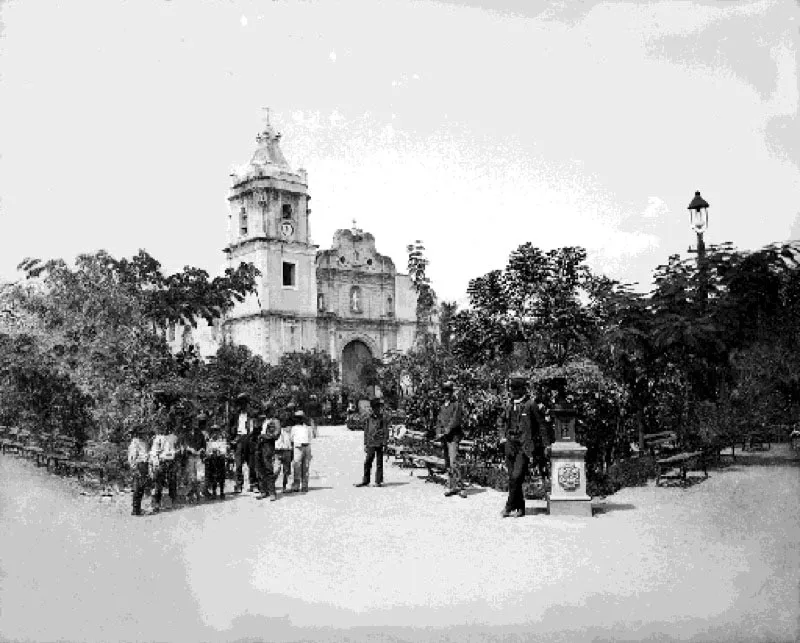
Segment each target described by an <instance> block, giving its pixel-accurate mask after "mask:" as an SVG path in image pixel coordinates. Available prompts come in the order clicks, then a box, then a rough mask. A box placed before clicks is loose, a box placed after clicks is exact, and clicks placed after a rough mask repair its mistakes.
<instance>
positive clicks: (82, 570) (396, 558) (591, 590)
mask: <svg viewBox="0 0 800 643" xmlns="http://www.w3.org/2000/svg"><path fill="white" fill-rule="evenodd" d="M361 440H362V435H361V434H360V433H351V432H349V431H347V430H346V429H344V428H343V427H323V428H322V429H321V431H320V436H319V439H318V440H317V441H316V442H315V444H314V446H313V451H314V459H313V461H312V465H311V470H312V479H311V489H310V492H309V493H308V494H306V495H298V496H288V497H281V498H280V499H279V501H278V502H276V503H270V502H267V501H259V500H257V499H256V498H255V496H253V495H250V494H243V495H242V496H232V497H231V498H230V499H226V501H225V502H209V503H204V504H201V505H199V506H185V507H183V506H179V507H178V508H176V509H175V510H167V511H165V512H163V513H161V514H160V515H154V516H146V517H143V518H132V517H131V516H129V515H128V514H129V512H130V504H129V503H130V496H129V495H120V496H118V497H117V498H116V499H99V498H98V497H96V496H82V495H80V494H79V493H78V492H77V489H76V487H75V486H74V485H71V484H65V481H64V480H63V479H60V478H58V477H56V476H53V475H50V474H47V473H46V472H45V471H43V470H41V469H38V470H37V469H36V468H35V467H34V466H33V465H32V464H31V463H29V462H25V461H22V460H18V459H17V458H15V457H14V456H10V455H6V456H0V640H4V641H5V640H11V641H234V640H253V641H258V640H266V641H295V640H304V641H328V640H336V641H342V640H353V641H501V640H502V641H530V640H534V641H536V640H541V641H570V642H571V641H642V640H650V641H673V640H675V641H765V642H766V641H769V642H773V641H795V640H797V639H798V635H799V634H800V590H799V589H798V587H800V553H799V552H800V547H798V541H799V540H800V538H799V536H800V503H798V498H800V466H798V465H800V463H798V461H797V459H796V458H794V459H793V458H792V455H793V454H792V453H791V452H790V451H789V450H788V448H787V447H786V445H775V446H773V448H772V449H771V450H770V451H768V452H764V453H761V454H753V455H746V456H745V457H741V458H737V463H736V464H735V465H732V466H729V467H727V468H725V469H722V470H714V471H711V472H710V477H709V478H708V480H705V481H702V482H699V483H698V484H695V485H692V486H691V487H689V488H687V489H685V490H684V489H680V488H655V487H654V486H647V487H642V488H632V489H624V490H622V491H621V492H619V493H617V494H616V495H614V496H612V497H609V498H607V499H605V500H598V501H596V502H595V506H596V515H595V517H593V518H591V519H579V518H551V517H550V516H547V515H546V514H545V512H544V507H545V505H544V503H543V502H531V501H529V502H528V515H527V516H526V517H525V518H521V519H501V518H500V517H499V512H500V509H501V508H502V506H503V501H504V494H501V493H499V492H496V491H492V490H483V489H473V490H471V491H470V494H469V497H468V498H466V499H462V498H458V497H454V498H444V497H443V494H442V488H441V487H439V486H438V485H434V484H426V483H424V481H423V480H421V479H419V478H417V477H416V476H410V475H409V472H408V470H403V469H400V468H398V467H395V466H391V465H389V466H387V468H386V473H387V476H386V478H387V482H388V484H387V485H386V486H384V487H383V488H380V489H379V488H374V487H370V488H365V489H356V488H354V487H353V483H354V482H357V481H358V480H359V478H360V468H361V462H362V456H363V451H362V447H361ZM166 505H167V507H169V502H168V501H167V502H166Z"/></svg>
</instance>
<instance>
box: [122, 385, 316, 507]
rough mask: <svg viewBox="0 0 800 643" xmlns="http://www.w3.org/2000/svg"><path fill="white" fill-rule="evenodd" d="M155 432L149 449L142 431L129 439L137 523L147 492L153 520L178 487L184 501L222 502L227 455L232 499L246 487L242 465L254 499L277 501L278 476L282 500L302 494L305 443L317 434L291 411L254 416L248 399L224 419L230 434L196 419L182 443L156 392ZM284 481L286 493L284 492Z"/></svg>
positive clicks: (263, 409) (260, 411)
mask: <svg viewBox="0 0 800 643" xmlns="http://www.w3.org/2000/svg"><path fill="white" fill-rule="evenodd" d="M155 399H156V404H157V405H158V406H159V409H158V412H157V413H156V424H157V426H156V430H155V435H154V436H153V439H152V442H151V444H149V445H148V443H147V440H146V433H145V431H144V430H143V429H138V430H134V431H132V432H131V442H130V444H129V446H128V464H129V465H130V467H131V469H132V471H133V507H132V514H133V515H135V516H141V515H142V500H143V497H144V493H145V491H146V490H147V489H148V488H150V487H152V488H153V513H158V512H159V511H160V509H161V500H162V496H163V491H164V488H165V487H166V488H167V492H168V495H169V497H170V500H171V501H172V503H173V504H174V503H175V502H176V501H177V495H178V485H179V483H180V484H181V485H182V486H183V487H184V488H185V490H186V500H187V501H195V502H196V501H198V500H200V498H201V497H205V498H207V499H213V498H216V497H217V491H219V498H220V499H222V500H224V499H225V481H226V478H227V472H228V463H229V460H230V455H233V456H234V457H233V468H234V472H233V473H234V480H235V482H234V490H233V492H234V493H241V492H242V490H243V487H244V468H243V465H244V464H247V468H248V478H249V483H250V489H249V490H250V491H251V492H252V491H255V490H258V491H259V492H260V495H259V496H258V498H259V499H263V498H269V499H270V500H271V501H274V500H277V499H278V496H277V491H276V484H275V481H276V477H277V476H279V475H280V474H281V473H282V490H283V491H284V492H301V493H302V492H306V491H308V479H309V465H310V462H311V439H312V436H313V435H314V434H315V432H316V431H315V428H314V427H312V426H310V422H309V420H308V419H307V418H306V415H305V413H304V412H303V411H302V410H300V409H296V408H293V407H291V406H290V407H289V408H287V409H285V410H284V411H282V412H277V411H276V410H275V409H274V408H273V407H272V406H270V405H263V406H259V407H258V408H257V410H256V411H255V412H253V411H252V408H253V406H252V405H251V403H250V399H249V397H248V396H247V395H245V394H241V395H239V396H238V397H237V399H236V412H235V413H234V414H233V415H232V416H231V417H230V426H229V427H228V431H223V429H222V427H220V426H219V425H218V424H212V425H211V426H209V418H208V416H207V415H206V414H205V413H202V412H201V413H199V414H198V415H197V417H196V422H195V423H193V426H191V428H188V427H187V428H186V430H184V431H183V432H182V435H181V437H178V435H177V433H176V429H177V427H176V423H175V422H174V421H171V419H170V413H169V410H168V408H167V407H168V405H167V404H165V402H164V399H163V396H162V395H161V394H160V393H159V392H156V395H155ZM290 475H291V476H292V478H293V480H292V486H291V488H290V489H287V484H288V482H289V478H290Z"/></svg>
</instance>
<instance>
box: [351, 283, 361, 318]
mask: <svg viewBox="0 0 800 643" xmlns="http://www.w3.org/2000/svg"><path fill="white" fill-rule="evenodd" d="M362 311H363V308H362V302H361V288H360V287H359V286H353V287H352V288H350V312H353V313H360V312H362Z"/></svg>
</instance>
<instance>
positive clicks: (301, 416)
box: [291, 411, 311, 493]
mask: <svg viewBox="0 0 800 643" xmlns="http://www.w3.org/2000/svg"><path fill="white" fill-rule="evenodd" d="M294 420H295V424H294V426H293V427H292V432H291V436H292V448H293V449H294V459H293V460H292V468H293V470H294V479H293V480H292V491H295V492H296V491H302V492H303V493H305V492H307V491H308V473H309V465H310V464H311V427H310V426H308V424H307V422H306V417H305V413H303V412H302V411H295V414H294Z"/></svg>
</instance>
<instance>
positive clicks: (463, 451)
mask: <svg viewBox="0 0 800 643" xmlns="http://www.w3.org/2000/svg"><path fill="white" fill-rule="evenodd" d="M438 444H441V443H438ZM438 444H437V446H438ZM475 453H476V445H475V440H461V441H460V442H459V443H458V454H459V459H458V460H457V462H458V463H460V464H457V465H456V466H460V467H463V466H464V465H465V464H467V463H468V462H470V461H471V460H472V459H473V458H474V456H475ZM411 457H412V459H413V460H415V461H416V462H417V463H418V464H420V465H421V466H423V467H425V468H426V469H427V470H428V475H427V476H426V477H425V482H438V483H442V484H443V483H445V482H446V481H447V480H446V478H445V474H446V473H447V468H446V467H445V461H444V458H442V457H439V456H437V455H412V456H411ZM462 479H463V476H462Z"/></svg>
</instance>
